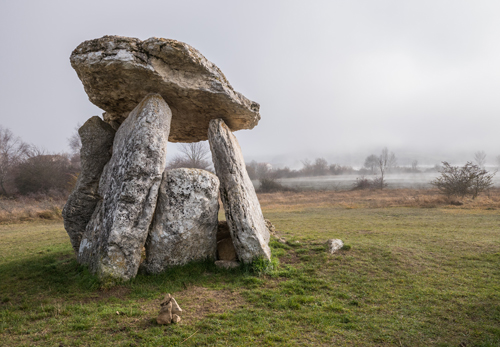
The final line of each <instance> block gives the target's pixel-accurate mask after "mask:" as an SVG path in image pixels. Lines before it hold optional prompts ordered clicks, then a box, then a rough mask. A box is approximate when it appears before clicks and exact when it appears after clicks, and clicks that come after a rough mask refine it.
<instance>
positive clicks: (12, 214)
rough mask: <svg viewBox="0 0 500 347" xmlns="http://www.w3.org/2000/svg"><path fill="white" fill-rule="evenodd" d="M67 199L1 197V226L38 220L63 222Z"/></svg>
mask: <svg viewBox="0 0 500 347" xmlns="http://www.w3.org/2000/svg"><path fill="white" fill-rule="evenodd" d="M65 203H66V199H65V198H62V197H60V198H50V197H46V196H41V197H36V198H33V197H31V198H30V197H18V198H2V197H0V224H8V223H20V222H29V221H36V220H61V219H62V215H61V212H62V208H63V207H64V204H65Z"/></svg>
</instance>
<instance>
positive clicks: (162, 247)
mask: <svg viewBox="0 0 500 347" xmlns="http://www.w3.org/2000/svg"><path fill="white" fill-rule="evenodd" d="M218 197H219V179H218V178H217V176H215V175H214V174H212V173H210V172H208V171H205V170H200V169H173V170H168V171H165V172H164V174H163V180H162V183H161V186H160V192H159V197H158V205H157V207H156V213H155V217H154V221H153V225H152V227H151V230H150V232H149V236H148V239H147V242H146V261H145V262H144V263H143V264H142V268H144V269H145V270H146V272H149V273H158V272H161V271H163V270H164V269H166V268H167V267H169V266H173V265H183V264H186V263H188V262H190V261H194V260H204V259H215V254H216V250H217V227H218V212H219V201H218Z"/></svg>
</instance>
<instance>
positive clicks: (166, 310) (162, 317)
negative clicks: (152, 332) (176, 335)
mask: <svg viewBox="0 0 500 347" xmlns="http://www.w3.org/2000/svg"><path fill="white" fill-rule="evenodd" d="M156 322H157V323H158V324H170V323H172V302H169V303H168V304H166V305H164V306H162V307H161V308H160V314H159V315H158V317H157V318H156Z"/></svg>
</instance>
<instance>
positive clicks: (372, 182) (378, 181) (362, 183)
mask: <svg viewBox="0 0 500 347" xmlns="http://www.w3.org/2000/svg"><path fill="white" fill-rule="evenodd" d="M385 187H387V183H386V182H385V180H384V179H383V178H382V177H375V178H373V179H369V178H366V177H365V176H361V177H358V178H356V182H355V183H354V186H353V187H352V190H362V189H372V188H374V189H383V188H385Z"/></svg>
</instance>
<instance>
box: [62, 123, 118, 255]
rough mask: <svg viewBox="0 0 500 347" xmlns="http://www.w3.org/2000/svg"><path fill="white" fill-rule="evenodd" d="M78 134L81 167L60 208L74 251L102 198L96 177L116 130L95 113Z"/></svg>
mask: <svg viewBox="0 0 500 347" xmlns="http://www.w3.org/2000/svg"><path fill="white" fill-rule="evenodd" d="M78 134H79V135H80V138H81V140H82V148H81V149H80V158H81V165H82V170H81V172H80V174H79V175H78V180H77V181H76V186H75V189H74V190H73V192H72V193H71V194H70V196H69V197H68V200H67V201H66V205H65V206H64V209H63V211H62V215H63V218H64V228H65V229H66V231H67V232H68V235H69V238H70V240H71V245H72V246H73V249H74V250H75V252H78V249H79V248H80V241H81V239H82V235H83V233H84V232H85V228H86V227H87V224H88V223H89V221H90V218H91V217H92V214H93V213H94V210H95V207H96V205H97V203H98V201H99V200H100V199H101V196H100V195H99V193H98V188H99V179H100V178H101V174H102V170H103V169H104V165H106V163H107V162H108V161H109V159H111V150H112V147H113V139H114V137H115V130H113V129H112V128H111V126H110V125H109V124H107V123H105V122H103V121H102V120H101V119H100V118H99V117H97V116H94V117H92V118H90V119H89V120H87V121H86V122H85V124H83V125H82V126H81V127H80V129H78Z"/></svg>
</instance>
